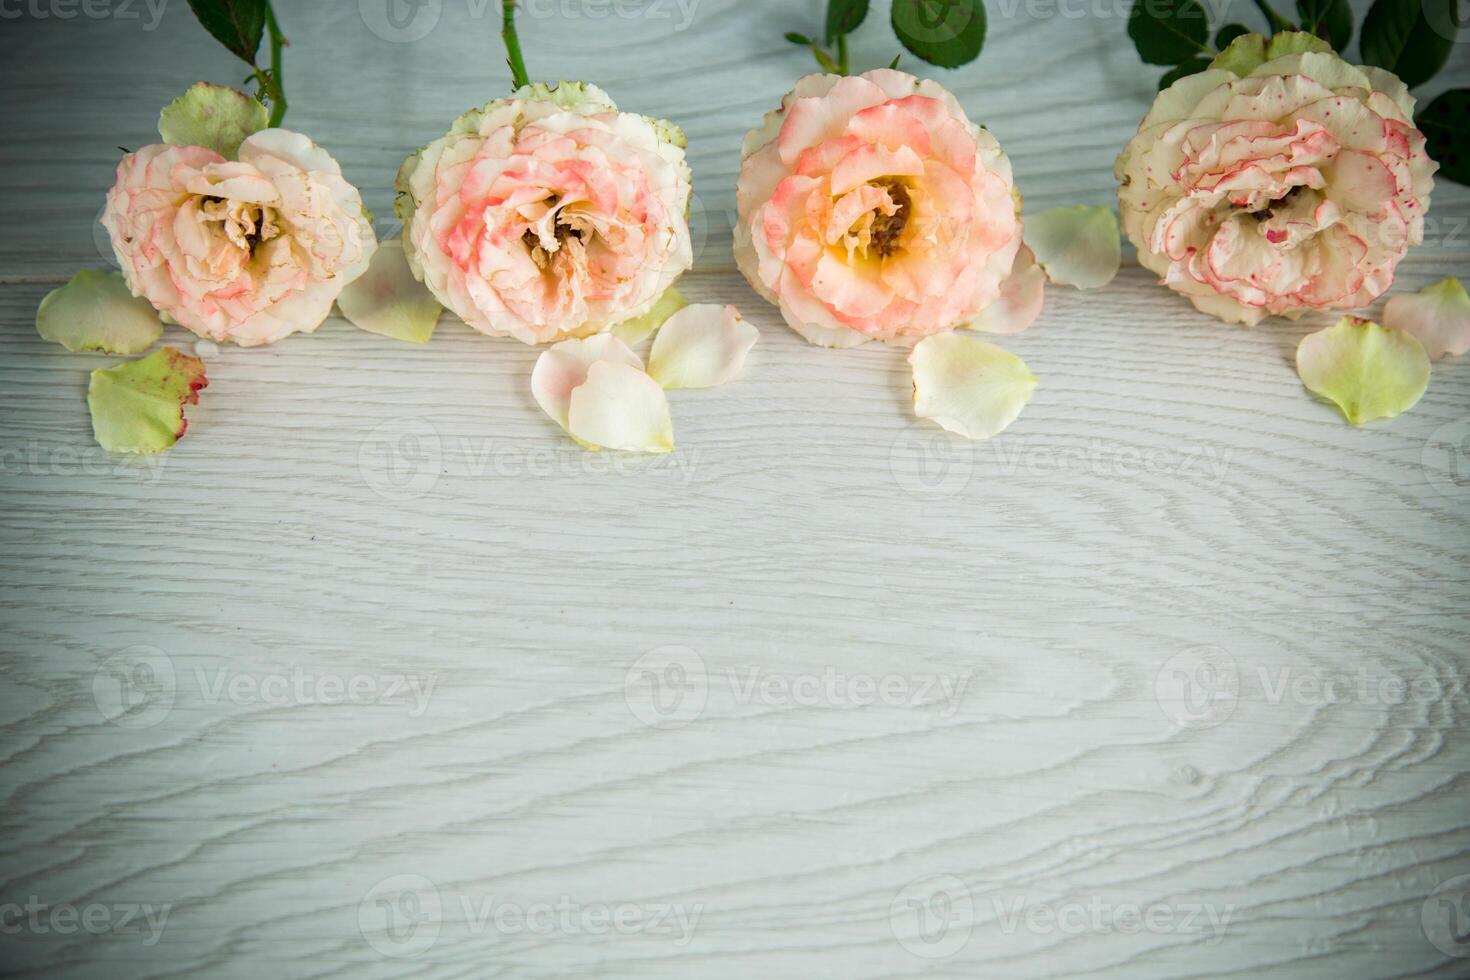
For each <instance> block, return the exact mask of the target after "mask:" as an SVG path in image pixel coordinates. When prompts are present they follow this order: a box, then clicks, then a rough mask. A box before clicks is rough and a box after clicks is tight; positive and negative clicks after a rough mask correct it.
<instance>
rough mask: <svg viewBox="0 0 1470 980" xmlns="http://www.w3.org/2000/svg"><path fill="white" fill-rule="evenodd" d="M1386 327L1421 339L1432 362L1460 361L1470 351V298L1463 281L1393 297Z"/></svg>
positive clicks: (1452, 280) (1446, 281)
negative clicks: (1446, 359) (1456, 358)
mask: <svg viewBox="0 0 1470 980" xmlns="http://www.w3.org/2000/svg"><path fill="white" fill-rule="evenodd" d="M1383 325H1384V326H1385V327H1388V328H1389V329H1390V330H1403V331H1405V332H1406V333H1410V334H1413V335H1414V336H1415V337H1417V338H1419V341H1420V343H1422V344H1423V345H1424V349H1425V351H1426V352H1428V354H1429V357H1430V359H1432V360H1436V361H1437V360H1439V359H1440V358H1442V357H1446V356H1449V357H1459V356H1460V355H1461V354H1463V353H1465V352H1466V351H1470V296H1467V295H1466V293H1465V287H1464V286H1463V285H1461V284H1460V280H1458V279H1455V278H1453V277H1452V278H1449V279H1444V280H1441V281H1440V282H1437V283H1435V284H1434V285H1432V286H1426V287H1425V288H1423V289H1421V290H1419V292H1417V293H1411V294H1408V295H1399V296H1394V297H1392V298H1391V299H1390V300H1389V301H1388V306H1387V307H1385V308H1384V311H1383Z"/></svg>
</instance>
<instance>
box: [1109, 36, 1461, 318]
mask: <svg viewBox="0 0 1470 980" xmlns="http://www.w3.org/2000/svg"><path fill="white" fill-rule="evenodd" d="M1251 38H1254V41H1255V47H1256V48H1257V49H1261V48H1262V43H1261V41H1260V39H1259V38H1257V37H1255V36H1251ZM1251 38H1243V39H1242V41H1241V42H1240V43H1239V44H1237V45H1233V46H1232V48H1231V50H1229V51H1227V52H1226V54H1223V55H1221V57H1220V59H1217V61H1216V65H1217V67H1214V68H1211V69H1210V70H1208V71H1204V72H1201V73H1199V74H1197V75H1191V76H1189V77H1187V78H1183V79H1181V80H1179V81H1178V82H1175V83H1174V85H1172V86H1171V87H1170V88H1168V89H1166V90H1165V91H1163V92H1161V93H1159V96H1158V98H1157V99H1156V100H1155V101H1154V106H1153V109H1152V110H1151V111H1150V112H1149V114H1148V115H1147V116H1146V117H1145V118H1144V120H1143V123H1142V124H1141V125H1140V126H1139V129H1138V134H1137V135H1136V136H1135V137H1134V138H1133V140H1132V141H1131V142H1130V143H1129V144H1128V147H1127V149H1125V150H1124V151H1123V153H1122V155H1121V156H1120V157H1119V158H1118V162H1117V167H1116V173H1117V177H1118V179H1119V181H1120V182H1121V184H1122V186H1121V189H1120V190H1119V192H1118V199H1119V203H1120V205H1121V211H1122V215H1123V228H1124V230H1125V231H1126V232H1127V234H1128V237H1129V239H1130V240H1131V241H1132V242H1133V244H1134V245H1135V246H1136V247H1137V249H1138V257H1139V261H1140V262H1141V263H1142V264H1143V265H1144V266H1145V267H1146V268H1147V269H1149V270H1150V271H1152V272H1156V273H1158V274H1159V275H1160V276H1162V277H1163V282H1164V284H1165V285H1167V286H1169V287H1170V288H1171V289H1174V290H1176V291H1177V292H1180V293H1183V294H1184V295H1186V296H1188V297H1189V299H1190V300H1191V301H1192V302H1193V303H1194V305H1195V306H1196V307H1198V308H1199V309H1200V310H1202V311H1203V312H1205V313H1209V314H1212V315H1214V316H1217V317H1219V318H1220V319H1222V320H1226V321H1230V322H1234V323H1249V324H1254V323H1258V322H1260V320H1262V319H1263V318H1264V317H1266V316H1269V315H1282V316H1288V317H1292V318H1296V317H1298V316H1300V315H1302V314H1303V313H1306V312H1308V311H1312V310H1340V309H1352V308H1355V307H1360V306H1365V305H1367V304H1368V303H1370V302H1372V301H1373V300H1374V299H1375V298H1376V297H1378V296H1379V295H1381V294H1382V293H1383V292H1385V291H1386V290H1387V289H1388V287H1389V286H1390V285H1392V283H1393V274H1394V268H1395V266H1397V264H1398V262H1399V260H1400V259H1402V258H1403V257H1404V253H1405V252H1406V251H1407V250H1408V248H1409V246H1411V245H1417V244H1419V243H1420V242H1421V241H1422V240H1423V234H1424V215H1425V212H1426V211H1427V210H1428V208H1429V193H1430V190H1431V189H1432V188H1433V186H1434V181H1433V179H1432V176H1431V175H1432V174H1433V173H1434V171H1435V170H1436V169H1437V168H1436V165H1435V164H1434V163H1433V162H1432V161H1431V160H1430V159H1429V158H1428V157H1427V156H1425V153H1424V137H1423V135H1422V134H1421V133H1420V132H1419V131H1418V130H1417V129H1415V128H1414V125H1413V122H1412V120H1413V109H1414V100H1413V99H1412V98H1411V97H1410V96H1409V93H1408V89H1406V88H1405V87H1404V85H1403V83H1402V82H1400V81H1399V80H1398V79H1397V78H1395V77H1394V76H1393V75H1390V74H1389V73H1388V72H1385V71H1382V70H1381V69H1377V68H1358V67H1354V66H1352V65H1349V64H1348V63H1347V62H1345V61H1343V60H1342V59H1341V58H1339V57H1338V56H1337V55H1335V54H1333V53H1332V52H1331V51H1323V50H1305V51H1296V52H1294V53H1290V54H1287V55H1284V56H1282V57H1274V58H1271V59H1270V60H1261V59H1262V57H1263V56H1262V55H1261V54H1260V52H1259V50H1258V51H1257V53H1256V55H1255V56H1254V57H1250V58H1246V59H1245V60H1243V61H1242V60H1241V57H1240V56H1239V52H1238V49H1239V48H1241V47H1244V46H1245V43H1246V42H1247V41H1250V40H1251ZM1281 38H1282V36H1281V35H1278V38H1277V39H1276V40H1273V41H1272V42H1271V45H1272V48H1275V47H1279V46H1280V44H1281ZM1289 40H1294V41H1298V42H1299V43H1303V44H1310V43H1311V42H1312V40H1313V39H1311V38H1306V37H1305V36H1301V35H1296V36H1292V37H1291V38H1289ZM1317 43H1318V44H1320V42H1317ZM1313 46H1314V47H1315V45H1313ZM1265 57H1269V55H1266V56H1265ZM1227 66H1228V67H1227Z"/></svg>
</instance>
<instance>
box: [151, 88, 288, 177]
mask: <svg viewBox="0 0 1470 980" xmlns="http://www.w3.org/2000/svg"><path fill="white" fill-rule="evenodd" d="M269 125H270V110H268V109H266V107H265V106H264V105H262V104H261V103H260V100H259V99H256V98H254V97H252V96H249V95H246V94H245V93H244V92H240V91H237V90H235V89H232V88H226V87H225V86H223V85H211V84H210V83H209V82H197V83H195V84H194V85H192V86H190V87H189V91H187V92H185V93H184V94H183V95H181V96H179V97H178V98H177V99H174V100H173V101H172V102H170V103H169V104H168V105H166V106H164V108H163V112H161V113H159V115H158V135H159V136H161V137H163V141H164V142H165V143H170V144H173V145H174V146H203V147H206V148H208V149H211V150H213V151H214V152H216V153H218V154H219V155H220V156H222V157H224V158H225V159H226V160H234V159H235V158H236V157H238V156H239V155H240V144H241V143H243V142H245V140H246V139H247V138H248V137H249V136H250V135H251V134H252V133H258V132H260V131H261V130H262V129H265V128H266V127H267V126H269Z"/></svg>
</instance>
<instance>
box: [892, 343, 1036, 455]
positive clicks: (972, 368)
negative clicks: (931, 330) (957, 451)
mask: <svg viewBox="0 0 1470 980" xmlns="http://www.w3.org/2000/svg"><path fill="white" fill-rule="evenodd" d="M909 363H910V364H912V365H913V368H914V412H915V414H917V415H918V416H919V417H920V418H924V419H933V420H934V421H935V422H938V423H939V425H940V426H942V427H943V428H945V429H947V430H949V431H950V432H953V433H956V434H958V435H962V436H965V437H967V438H969V439H989V438H990V437H991V436H994V435H997V434H999V433H1001V432H1003V431H1004V430H1005V429H1006V427H1007V426H1009V425H1010V424H1011V423H1012V422H1014V421H1015V420H1016V417H1017V416H1019V415H1020V414H1021V410H1022V409H1023V408H1025V407H1026V403H1027V402H1029V401H1030V400H1031V394H1032V392H1034V391H1035V390H1036V383H1037V382H1036V376H1035V375H1033V374H1032V373H1031V372H1030V370H1028V369H1027V367H1026V362H1025V361H1023V360H1021V359H1020V358H1019V357H1017V356H1016V355H1015V354H1012V353H1010V352H1009V351H1006V350H1002V349H1001V348H999V347H996V346H995V345H994V344H988V343H986V342H985V341H983V340H980V339H978V338H975V337H966V336H963V335H961V334H956V333H943V334H935V335H934V336H932V337H926V338H924V339H923V340H921V341H919V342H918V343H917V344H915V345H914V350H913V353H911V354H910V355H909Z"/></svg>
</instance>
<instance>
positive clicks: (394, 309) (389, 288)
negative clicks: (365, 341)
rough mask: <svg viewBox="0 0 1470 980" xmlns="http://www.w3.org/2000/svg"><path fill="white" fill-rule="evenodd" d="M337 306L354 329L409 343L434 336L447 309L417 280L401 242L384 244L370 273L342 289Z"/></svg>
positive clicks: (379, 247)
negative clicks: (441, 316) (441, 315)
mask: <svg viewBox="0 0 1470 980" xmlns="http://www.w3.org/2000/svg"><path fill="white" fill-rule="evenodd" d="M337 306H338V307H340V308H341V310H342V315H343V316H345V317H346V318H347V319H348V320H350V321H352V324H353V326H355V327H357V328H359V329H361V330H366V331H367V332H368V333H375V334H379V335H381V336H383V337H391V338H393V339H394V340H402V341H404V342H405V343H410V344H426V343H428V342H429V338H430V337H432V336H434V328H435V327H436V326H438V324H439V314H440V313H441V312H443V310H444V307H442V306H440V305H439V301H438V300H436V299H435V298H434V294H433V293H431V292H429V290H428V287H426V286H425V285H424V284H423V283H421V282H419V281H418V279H416V278H414V274H413V270H412V269H410V268H409V267H408V258H407V257H406V256H405V255H404V254H403V243H402V242H397V241H393V242H384V243H383V244H381V245H379V246H378V250H377V252H375V253H373V257H372V260H371V261H370V262H369V263H368V268H367V271H366V272H364V273H363V274H362V275H361V276H360V277H358V278H357V279H356V280H355V281H353V282H351V283H349V284H348V286H347V288H346V289H344V290H342V295H341V296H338V297H337Z"/></svg>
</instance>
